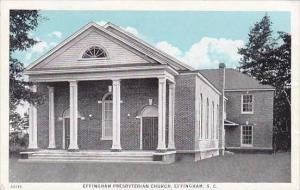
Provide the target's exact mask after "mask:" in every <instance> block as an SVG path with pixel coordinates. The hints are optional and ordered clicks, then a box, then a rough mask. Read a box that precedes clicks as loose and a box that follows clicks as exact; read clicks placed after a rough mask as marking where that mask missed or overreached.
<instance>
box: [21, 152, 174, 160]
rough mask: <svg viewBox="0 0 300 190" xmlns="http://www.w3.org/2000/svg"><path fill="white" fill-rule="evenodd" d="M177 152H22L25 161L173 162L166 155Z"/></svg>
mask: <svg viewBox="0 0 300 190" xmlns="http://www.w3.org/2000/svg"><path fill="white" fill-rule="evenodd" d="M172 154H173V156H174V157H175V152H174V151H173V152H166V153H164V154H162V153H157V152H154V151H121V152H110V151H81V150H80V151H77V152H69V151H66V150H39V151H34V152H22V153H21V155H22V158H23V159H21V160H20V161H23V162H106V163H109V162H111V163H132V162H138V163H171V162H170V160H169V159H164V157H165V156H169V157H170V155H172Z"/></svg>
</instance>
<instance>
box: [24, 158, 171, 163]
mask: <svg viewBox="0 0 300 190" xmlns="http://www.w3.org/2000/svg"><path fill="white" fill-rule="evenodd" d="M19 162H34V163H36V162H40V163H44V162H46V163H76V162H80V163H89V162H99V163H144V164H169V163H166V162H162V161H147V160H111V159H110V160H98V159H95V160H78V159H37V158H31V159H19Z"/></svg>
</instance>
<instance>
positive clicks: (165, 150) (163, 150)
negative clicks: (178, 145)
mask: <svg viewBox="0 0 300 190" xmlns="http://www.w3.org/2000/svg"><path fill="white" fill-rule="evenodd" d="M167 151H168V149H156V152H167Z"/></svg>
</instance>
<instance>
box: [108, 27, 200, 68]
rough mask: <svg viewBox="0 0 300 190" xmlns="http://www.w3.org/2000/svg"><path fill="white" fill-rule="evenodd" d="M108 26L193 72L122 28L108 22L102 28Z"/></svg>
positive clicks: (180, 62) (185, 65)
mask: <svg viewBox="0 0 300 190" xmlns="http://www.w3.org/2000/svg"><path fill="white" fill-rule="evenodd" d="M109 26H110V27H112V28H114V29H117V30H118V31H119V32H122V33H124V34H125V35H127V36H129V37H130V38H132V39H133V40H135V41H137V42H139V43H141V44H143V45H145V46H146V47H148V48H150V49H152V50H153V51H156V52H158V53H160V54H162V55H163V56H165V57H166V58H167V59H170V60H171V61H174V62H176V63H177V64H179V65H181V66H182V67H185V68H187V69H189V70H195V68H193V67H192V66H190V65H188V64H187V63H184V62H182V61H180V60H178V59H177V58H175V57H173V56H171V55H169V54H167V53H166V52H164V51H162V50H160V49H158V48H156V47H154V46H153V45H151V44H149V43H148V42H146V41H145V40H143V39H140V38H138V37H137V36H135V35H133V34H131V33H130V32H127V31H126V30H124V29H123V28H122V27H120V26H117V25H115V24H113V23H110V22H109V23H106V24H105V25H104V27H105V28H106V29H107V28H108V27H109Z"/></svg>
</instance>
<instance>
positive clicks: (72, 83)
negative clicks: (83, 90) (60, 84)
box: [69, 80, 78, 86]
mask: <svg viewBox="0 0 300 190" xmlns="http://www.w3.org/2000/svg"><path fill="white" fill-rule="evenodd" d="M77 82H78V81H77V80H70V81H69V84H70V86H77Z"/></svg>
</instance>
